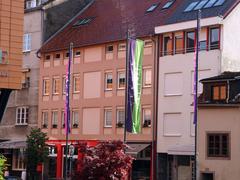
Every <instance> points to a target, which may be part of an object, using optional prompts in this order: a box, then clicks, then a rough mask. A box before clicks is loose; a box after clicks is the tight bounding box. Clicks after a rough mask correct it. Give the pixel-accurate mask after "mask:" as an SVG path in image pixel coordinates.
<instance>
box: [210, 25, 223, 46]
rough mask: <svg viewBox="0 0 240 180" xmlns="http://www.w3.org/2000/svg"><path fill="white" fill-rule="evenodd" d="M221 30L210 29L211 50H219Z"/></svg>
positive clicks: (217, 28) (216, 28)
mask: <svg viewBox="0 0 240 180" xmlns="http://www.w3.org/2000/svg"><path fill="white" fill-rule="evenodd" d="M219 33H220V30H219V27H215V28H211V29H210V33H209V34H210V49H211V50H212V49H218V48H219V44H220V43H219V42H220V41H219V37H220V35H219Z"/></svg>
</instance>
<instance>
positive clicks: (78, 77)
mask: <svg viewBox="0 0 240 180" xmlns="http://www.w3.org/2000/svg"><path fill="white" fill-rule="evenodd" d="M76 80H79V86H77V84H76ZM80 84H81V78H80V74H73V93H80V87H81V86H80ZM78 88H79V89H78Z"/></svg>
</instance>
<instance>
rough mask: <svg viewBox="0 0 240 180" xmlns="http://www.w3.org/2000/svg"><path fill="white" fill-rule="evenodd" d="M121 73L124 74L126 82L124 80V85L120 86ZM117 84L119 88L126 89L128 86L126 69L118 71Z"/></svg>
mask: <svg viewBox="0 0 240 180" xmlns="http://www.w3.org/2000/svg"><path fill="white" fill-rule="evenodd" d="M120 74H124V77H125V82H124V87H120V86H119V85H120ZM117 86H118V89H125V87H126V72H125V71H118V72H117Z"/></svg>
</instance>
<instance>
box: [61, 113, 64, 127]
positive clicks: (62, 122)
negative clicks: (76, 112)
mask: <svg viewBox="0 0 240 180" xmlns="http://www.w3.org/2000/svg"><path fill="white" fill-rule="evenodd" d="M61 128H62V129H63V128H65V111H64V110H62V111H61Z"/></svg>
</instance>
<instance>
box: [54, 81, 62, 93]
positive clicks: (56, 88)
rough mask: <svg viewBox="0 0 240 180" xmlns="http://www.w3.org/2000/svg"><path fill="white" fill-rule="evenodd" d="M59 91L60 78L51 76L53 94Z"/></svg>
mask: <svg viewBox="0 0 240 180" xmlns="http://www.w3.org/2000/svg"><path fill="white" fill-rule="evenodd" d="M59 92H60V78H53V94H55V95H57V94H59Z"/></svg>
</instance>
